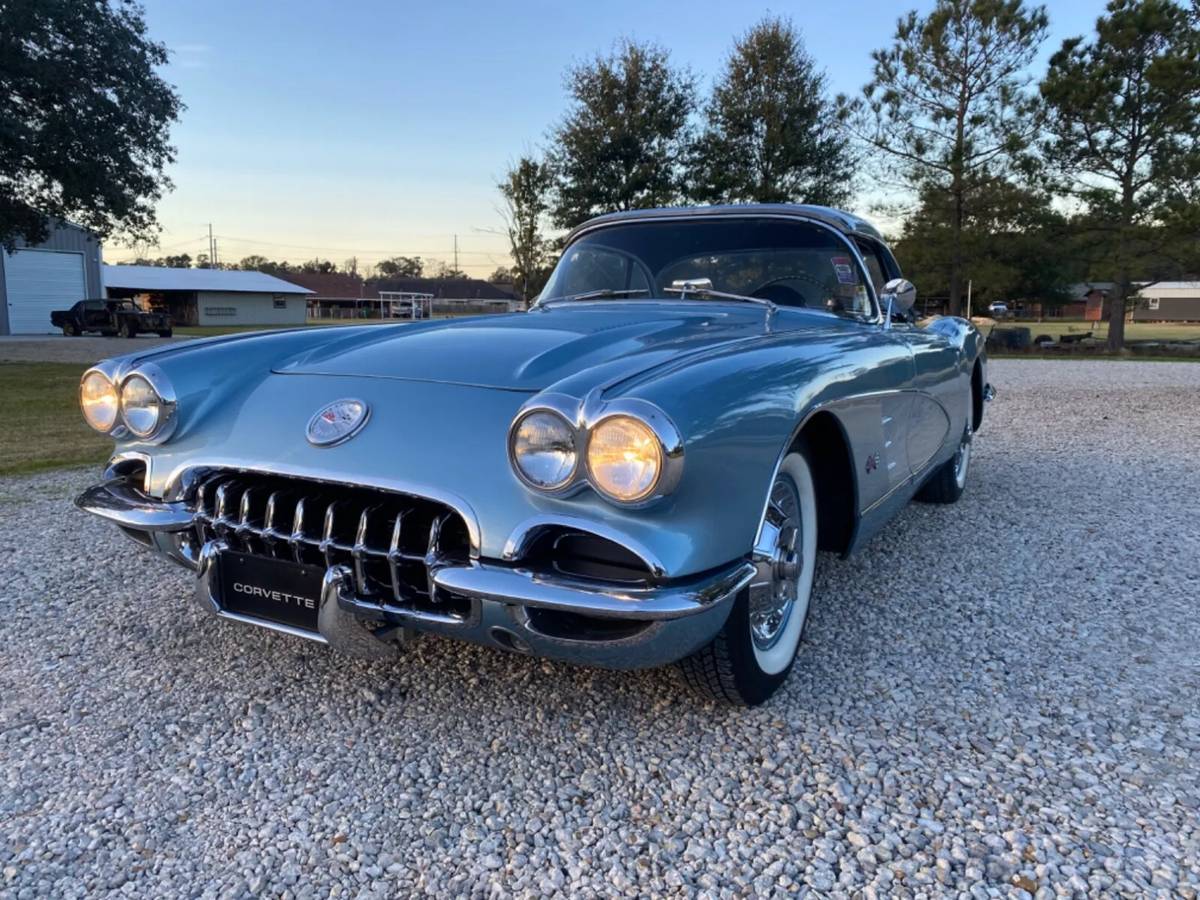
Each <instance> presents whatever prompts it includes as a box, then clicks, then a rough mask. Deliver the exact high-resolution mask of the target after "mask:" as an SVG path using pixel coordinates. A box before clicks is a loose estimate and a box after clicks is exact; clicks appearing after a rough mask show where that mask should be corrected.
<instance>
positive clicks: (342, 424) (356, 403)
mask: <svg viewBox="0 0 1200 900" xmlns="http://www.w3.org/2000/svg"><path fill="white" fill-rule="evenodd" d="M370 412H371V408H370V407H369V406H367V404H366V403H365V402H364V401H362V400H334V401H333V402H332V403H328V404H326V405H325V406H322V407H321V408H320V409H319V410H317V413H316V415H314V416H313V417H312V418H311V419H309V420H308V428H306V429H305V434H306V436H307V437H308V442H309V443H310V444H312V445H313V446H314V447H332V446H333V445H334V444H340V443H342V441H348V440H350V438H352V437H354V435H356V434H358V432H359V431H361V430H362V427H363V426H364V425H366V424H367V418H368V416H369V415H370Z"/></svg>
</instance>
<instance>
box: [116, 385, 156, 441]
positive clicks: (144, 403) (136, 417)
mask: <svg viewBox="0 0 1200 900" xmlns="http://www.w3.org/2000/svg"><path fill="white" fill-rule="evenodd" d="M162 416H163V400H162V397H160V396H158V392H157V391H155V390H154V388H153V387H152V386H151V385H150V382H149V381H147V380H146V379H145V378H143V377H142V376H141V375H130V376H129V377H128V378H126V379H125V383H124V384H123V385H122V386H121V417H122V418H123V419H124V420H125V427H126V428H128V429H129V430H130V431H132V432H133V433H134V434H135V435H137V436H138V437H140V438H148V437H150V436H151V435H152V434H154V432H155V431H156V430H157V429H158V425H159V422H160V421H162Z"/></svg>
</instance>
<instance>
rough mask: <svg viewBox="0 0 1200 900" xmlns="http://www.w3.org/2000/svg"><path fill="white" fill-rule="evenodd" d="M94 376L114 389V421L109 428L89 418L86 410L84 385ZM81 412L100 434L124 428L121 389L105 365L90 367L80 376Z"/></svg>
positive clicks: (89, 425) (91, 426) (88, 423)
mask: <svg viewBox="0 0 1200 900" xmlns="http://www.w3.org/2000/svg"><path fill="white" fill-rule="evenodd" d="M93 377H95V378H101V379H103V380H104V382H105V383H107V385H108V388H109V390H110V391H112V396H113V420H112V423H111V424H110V425H109V426H108V427H107V428H101V427H99V426H98V425H96V424H95V423H94V422H93V421H92V420H91V419H89V418H88V415H87V412H86V409H87V407H86V406H85V404H84V399H83V397H84V393H83V386H84V384H85V383H87V381H88V380H89V379H91V378H93ZM79 412H80V414H81V415H82V416H83V421H84V422H86V423H87V425H88V427H89V428H91V429H92V430H93V431H95V432H97V433H99V434H108V435H113V434H114V433H115V432H117V431H118V430H120V429H122V428H123V426H122V424H121V389H120V387H119V386H118V385H117V383H116V382H115V381H114V380H113V377H112V374H111V372H109V371H107V370H106V368H105V367H104V366H103V365H98V366H92V367H91V368H90V369H88V370H87V371H86V372H84V373H83V375H82V376H80V378H79ZM117 436H119V435H117Z"/></svg>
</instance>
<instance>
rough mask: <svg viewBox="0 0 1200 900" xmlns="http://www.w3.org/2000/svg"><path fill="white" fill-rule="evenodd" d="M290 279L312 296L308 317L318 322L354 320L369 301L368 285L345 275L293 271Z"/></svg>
mask: <svg viewBox="0 0 1200 900" xmlns="http://www.w3.org/2000/svg"><path fill="white" fill-rule="evenodd" d="M288 278H289V279H290V280H291V281H292V283H294V284H298V285H300V287H303V288H308V290H309V291H311V292H312V293H310V294H309V297H308V315H309V317H310V318H314V319H331V318H353V317H354V316H355V314H356V310H357V309H359V308H360V307H362V306H363V301H364V299H366V282H365V281H363V279H362V278H361V277H360V276H358V275H350V274H347V273H345V272H289V273H288Z"/></svg>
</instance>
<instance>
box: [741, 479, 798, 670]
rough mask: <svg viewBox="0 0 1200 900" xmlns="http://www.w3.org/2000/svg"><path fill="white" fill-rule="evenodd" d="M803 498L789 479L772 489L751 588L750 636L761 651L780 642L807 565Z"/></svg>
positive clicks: (755, 553) (756, 555)
mask: <svg viewBox="0 0 1200 900" xmlns="http://www.w3.org/2000/svg"><path fill="white" fill-rule="evenodd" d="M801 527H802V526H801V519H800V495H799V494H798V493H797V491H796V486H795V485H794V484H792V480H791V479H790V478H788V477H787V476H780V477H779V479H778V480H777V481H776V482H775V485H774V487H773V488H772V489H771V500H770V502H769V503H768V504H767V515H766V518H765V520H764V521H763V524H762V529H761V531H760V534H759V540H758V543H757V544H756V545H755V548H754V562H755V564H756V565H757V566H758V574H757V576H756V577H755V579H754V582H753V583H752V584H751V585H750V636H751V638H752V639H753V640H754V644H755V646H756V647H758V648H759V649H760V650H767V649H770V648H771V647H772V646H774V644H775V642H776V641H778V640H779V635H780V634H781V633H782V632H783V629H784V626H785V625H787V621H788V616H790V615H791V612H792V607H793V606H794V605H795V602H796V595H797V593H798V591H799V581H800V575H801V574H802V573H803V571H804V563H803V560H802V559H801V556H800V553H799V552H798V550H797V548H798V547H799V546H800V544H801V537H802V534H801Z"/></svg>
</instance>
